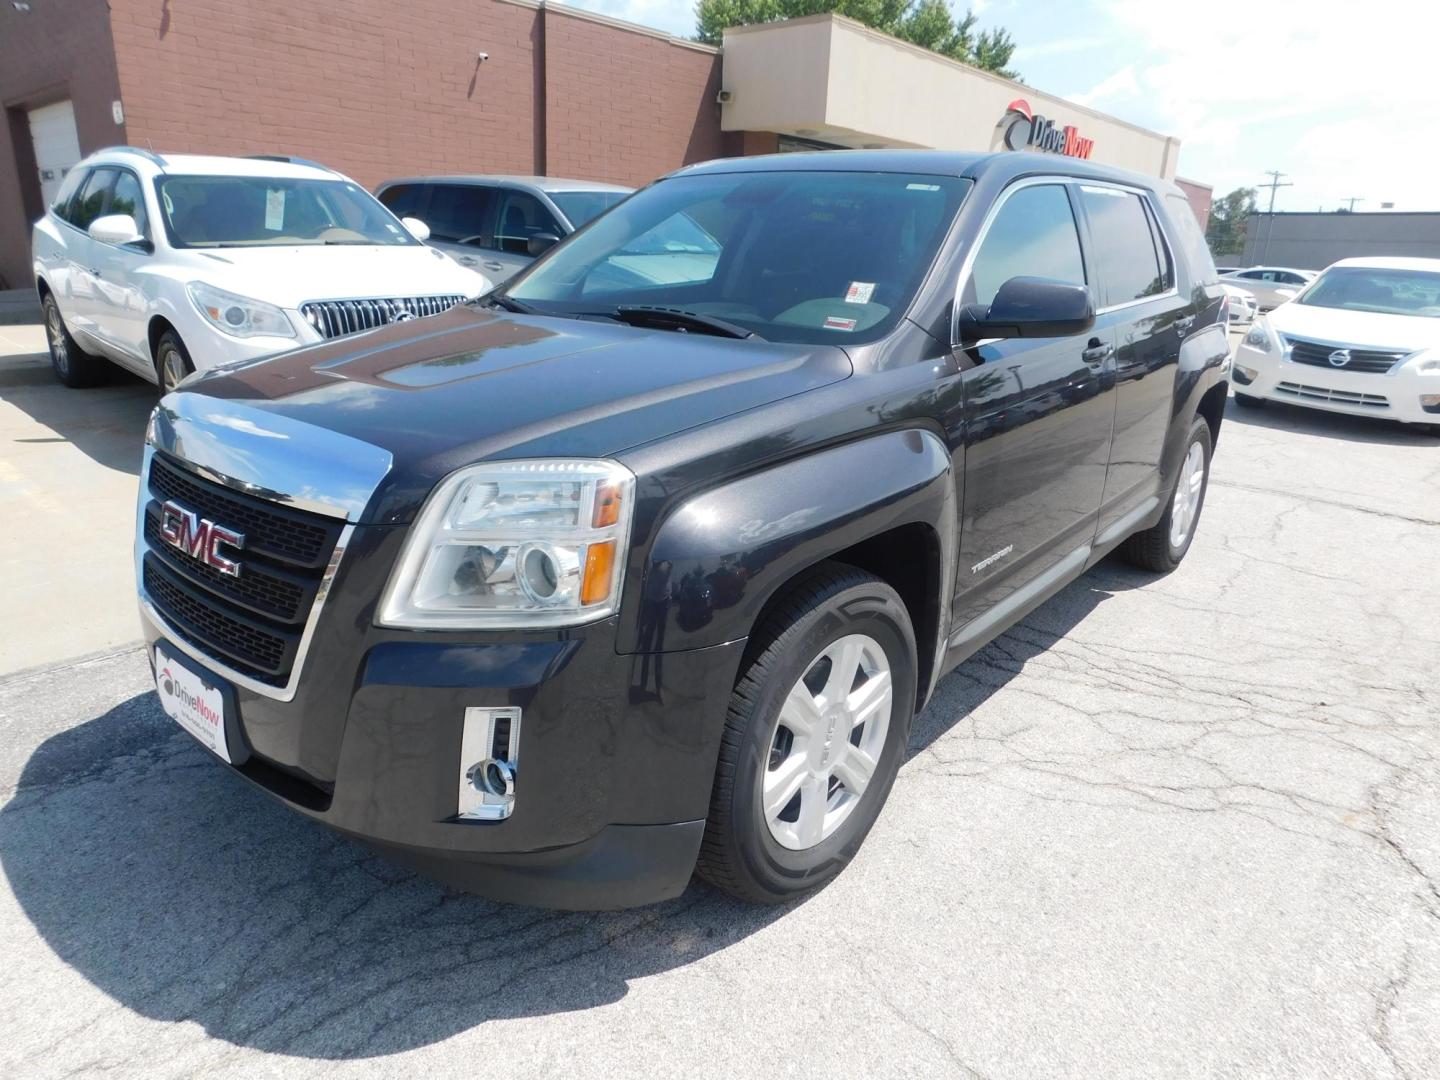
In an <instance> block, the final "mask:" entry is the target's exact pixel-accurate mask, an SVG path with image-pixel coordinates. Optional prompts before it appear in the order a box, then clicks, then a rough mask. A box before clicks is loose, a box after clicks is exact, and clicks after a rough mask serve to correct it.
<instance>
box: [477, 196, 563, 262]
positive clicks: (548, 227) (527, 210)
mask: <svg viewBox="0 0 1440 1080" xmlns="http://www.w3.org/2000/svg"><path fill="white" fill-rule="evenodd" d="M499 195H500V213H499V216H498V217H496V219H495V242H494V243H493V244H491V245H490V246H491V247H493V248H496V249H498V250H500V251H506V252H509V253H510V254H512V255H526V254H529V250H530V247H529V244H530V237H532V236H534V235H535V234H536V233H550V234H551V235H552V236H563V235H564V233H565V230H564V229H562V228H560V224H559V222H557V221H556V220H555V215H554V214H552V213H550V211H549V210H548V209H546V207H545V204H544V203H542V202H541V201H540V200H539V199H537V198H536V197H535V196H534V195H531V194H530V193H529V192H528V191H519V190H516V189H512V188H501V189H500V191H499Z"/></svg>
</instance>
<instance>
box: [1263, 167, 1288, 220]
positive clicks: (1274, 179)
mask: <svg viewBox="0 0 1440 1080" xmlns="http://www.w3.org/2000/svg"><path fill="white" fill-rule="evenodd" d="M1265 175H1266V176H1268V177H1270V183H1268V184H1261V185H1260V186H1261V187H1268V188H1269V189H1270V209H1268V210H1266V211H1265V212H1266V213H1267V214H1273V213H1274V212H1275V189H1276V188H1282V187H1294V186H1295V185H1294V184H1282V183H1281V182H1280V178H1281V177H1282V176H1289V175H1290V174H1289V173H1283V172H1278V171H1276V170H1274V169H1272V170H1271V171H1270V172H1267V173H1266V174H1265Z"/></svg>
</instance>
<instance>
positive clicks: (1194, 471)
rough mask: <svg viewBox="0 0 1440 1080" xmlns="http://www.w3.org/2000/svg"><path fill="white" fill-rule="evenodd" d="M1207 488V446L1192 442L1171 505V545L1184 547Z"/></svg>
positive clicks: (1181, 468) (1198, 513)
mask: <svg viewBox="0 0 1440 1080" xmlns="http://www.w3.org/2000/svg"><path fill="white" fill-rule="evenodd" d="M1204 490H1205V448H1204V447H1203V446H1201V445H1200V444H1199V443H1198V442H1194V443H1191V444H1190V450H1189V452H1188V453H1187V454H1186V455H1185V463H1184V464H1183V465H1181V467H1180V480H1179V482H1178V483H1177V484H1176V485H1175V501H1174V502H1173V503H1172V504H1171V506H1170V546H1171V547H1173V548H1182V547H1184V546H1185V540H1186V538H1187V537H1188V536H1189V535H1190V530H1191V529H1192V528H1193V527H1194V525H1195V519H1196V518H1197V517H1199V515H1200V494H1201V492H1202V491H1204Z"/></svg>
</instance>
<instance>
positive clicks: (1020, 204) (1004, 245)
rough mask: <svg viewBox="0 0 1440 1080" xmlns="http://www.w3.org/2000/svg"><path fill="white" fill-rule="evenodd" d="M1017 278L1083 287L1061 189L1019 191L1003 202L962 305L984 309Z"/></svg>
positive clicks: (983, 243) (1072, 226) (1047, 186)
mask: <svg viewBox="0 0 1440 1080" xmlns="http://www.w3.org/2000/svg"><path fill="white" fill-rule="evenodd" d="M1021 276H1030V277H1046V278H1054V279H1056V280H1057V281H1067V282H1070V283H1071V284H1074V285H1084V284H1085V263H1084V260H1083V259H1082V258H1081V256H1080V235H1079V233H1078V232H1077V231H1076V228H1075V212H1074V211H1073V210H1072V209H1071V206H1070V196H1069V195H1068V194H1067V193H1066V191H1065V188H1064V186H1063V185H1061V184H1036V185H1033V186H1030V187H1023V188H1020V189H1019V190H1018V191H1016V192H1015V193H1014V194H1013V195H1011V196H1010V197H1009V198H1008V199H1006V200H1005V202H1004V204H1003V205H1002V206H1001V207H1000V211H999V213H997V214H996V215H995V220H994V221H992V222H991V223H990V228H989V230H988V231H987V232H986V233H985V239H984V240H982V241H981V243H980V250H979V251H978V252H977V253H976V255H975V262H974V265H973V266H972V268H971V271H970V280H969V281H968V282H967V283H966V287H965V297H964V300H965V302H966V303H972V304H986V305H988V304H989V303H990V302H991V301H993V300H994V299H995V294H996V293H997V292H999V291H1000V286H1001V285H1003V284H1005V282H1007V281H1009V280H1010V279H1011V278H1013V277H1021Z"/></svg>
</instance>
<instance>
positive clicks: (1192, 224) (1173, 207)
mask: <svg viewBox="0 0 1440 1080" xmlns="http://www.w3.org/2000/svg"><path fill="white" fill-rule="evenodd" d="M1165 210H1166V212H1167V214H1168V215H1169V218H1170V225H1171V230H1170V235H1171V237H1172V238H1173V239H1174V241H1175V243H1176V244H1178V245H1179V247H1180V254H1181V256H1182V257H1183V258H1184V259H1185V264H1186V266H1187V267H1188V268H1189V270H1190V276H1191V277H1192V278H1193V279H1194V281H1195V283H1196V284H1199V285H1209V284H1211V283H1212V282H1214V281H1215V280H1216V278H1217V277H1218V276H1219V275H1218V274H1217V272H1216V270H1215V260H1214V259H1212V258H1211V257H1210V248H1209V245H1207V244H1206V243H1205V234H1204V233H1202V232H1201V231H1200V223H1199V222H1198V221H1196V220H1195V211H1194V210H1192V209H1190V202H1189V200H1187V199H1186V198H1185V197H1184V196H1183V195H1166V196H1165ZM1235 272H1236V271H1235V270H1234V269H1231V270H1230V271H1229V273H1232V274H1233V273H1235Z"/></svg>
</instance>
